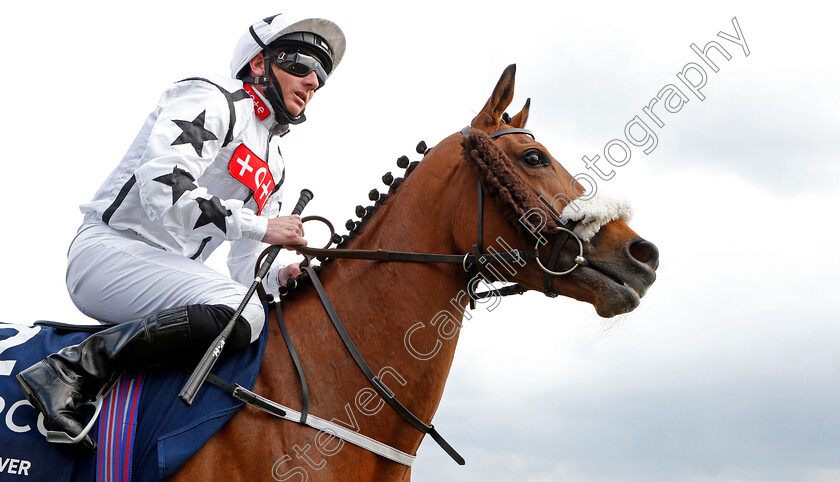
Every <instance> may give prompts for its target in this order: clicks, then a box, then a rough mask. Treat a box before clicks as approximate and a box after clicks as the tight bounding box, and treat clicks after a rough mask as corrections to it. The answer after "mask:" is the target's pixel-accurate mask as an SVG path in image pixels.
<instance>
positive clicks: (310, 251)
mask: <svg viewBox="0 0 840 482" xmlns="http://www.w3.org/2000/svg"><path fill="white" fill-rule="evenodd" d="M469 129H470V127H469V126H467V127H465V128H464V129H463V130H462V131H461V133H462V134H464V135H468V133H469ZM507 134H526V135H529V136H531V137H532V138H534V134H533V133H531V131H529V130H527V129H513V128H511V129H502V130H499V131H496V132H493V133H491V134H489V137H490V138H491V139H495V138H498V137H500V136H503V135H507ZM477 184H478V239H477V242H476V243H475V244H474V245H473V246H472V252H471V253H466V254H464V255H458V254H432V253H413V252H398V251H386V250H381V249H377V250H357V249H329V248H322V249H318V248H309V247H295V248H294V249H295V250H296V251H297V252H299V253H301V254H304V255H305V256H306V257H307V262H306V263H304V264H308V262H309V261H310V260H311V258H312V257H318V258H319V259H325V258H331V259H338V258H344V259H362V260H371V261H382V262H387V261H399V262H411V263H451V264H460V265H462V266H463V268H464V271H466V272H468V273H471V274H472V275H474V276H482V277H483V278H484V279H485V280H487V281H488V282H493V279H492V278H491V277H490V275H489V274H488V272H487V269H486V265H488V264H493V263H500V262H507V263H510V262H517V263H518V262H521V260H527V259H533V260H535V261H536V262H537V264H538V266H539V267H540V269H541V270H542V271H543V272H544V273H545V276H544V282H543V293H545V294H546V295H547V296H549V297H555V296H557V293H555V292H554V291H553V290H552V288H551V280H552V279H553V278H554V277H555V276H563V275H566V274H569V273H571V272H572V271H574V269H575V268H577V267H578V266H579V265H586V264H587V263H586V260H585V259H584V258H583V242H582V241H581V240H580V238H579V237H578V236H577V235H576V234H575V233H574V232H573V230H574V226H575V224H576V223H574V222H573V223H570V225H568V226H567V227H558V228H557V229H556V231H554V232H552V233H547V234H549V235H551V236H552V240H551V242H552V248H551V253H550V255H549V259H548V263H547V267H546V265H543V264H542V262H541V261H540V259H539V249H538V248H539V246H540V244H541V242H540V239H542V238H539V237H538V241H537V245H536V246H535V248H534V249H528V250H523V249H512V250H509V251H504V252H496V253H482V251H483V245H484V232H483V231H484V191H483V187H482V184H481V180H480V179H479V180H478V183H477ZM313 218H314V219H316V220H318V221H321V222H324V223H326V224H327V225H328V227H329V228H330V230H331V231H332V232H333V234H334V229H333V226H332V224H331V223H330V222H329V221H327V220H325V219H324V218H319V217H313ZM304 221H306V219H304ZM555 221H557V222H558V224H560V223H561V221H560V220H559V219H557V218H556V217H555ZM569 238H574V239H575V240H576V241H577V243H578V246H579V254H578V256H576V257H575V264H574V265H573V266H572V267H571V268H569V269H568V270H565V271H556V270H557V267H556V265H557V263H558V260H559V257H560V252H561V251H562V249H563V246H564V245H565V244H566V243H567V242H568V240H569ZM545 242H546V241H543V242H542V244H545ZM264 254H265V253H264ZM259 264H260V262H259V261H258V262H257V266H259ZM303 270H305V272H306V273H307V274H308V275H309V278H310V280H311V281H312V284H313V286H314V287H315V290H316V291H317V292H318V296H319V297H320V299H321V302H322V304H323V306H324V309H325V310H326V312H327V314H328V316H329V318H330V321H331V322H332V323H333V326H334V327H335V329H336V331H337V332H338V334H339V336H340V337H341V340H342V342H343V343H344V345H345V347H346V348H347V350H348V351H349V352H350V355H351V357H352V358H353V360H354V361H355V362H356V364H357V365H358V367H359V369H360V370H361V371H362V373H363V374H364V375H365V377H366V378H367V379H368V381H369V382H370V384H371V385H372V386H373V388H374V389H375V390H376V392H377V393H378V394H379V395H380V396H381V397H382V398H383V399H384V400H385V401H386V402H387V403H388V404H389V405H390V406H391V407H392V408H393V409H394V410H395V411H396V412H397V413H399V414H400V415H401V416H402V417H403V418H404V419H405V420H406V421H408V422H409V423H410V424H411V425H412V426H413V427H415V428H416V429H417V430H419V431H420V432H422V433H424V434H428V435H430V436H431V437H432V438H433V439H434V440H435V442H437V444H438V445H439V446H440V447H441V448H443V450H444V451H446V453H447V454H449V456H450V457H452V458H453V459H454V460H455V461H456V462H457V463H458V464H459V465H464V463H465V461H464V458H463V457H461V455H459V454H458V453H457V452H456V451H455V449H453V448H452V446H451V445H449V443H447V442H446V440H444V439H443V437H441V436H440V434H439V433H438V432H437V430H436V429H435V428H434V425H431V424H430V425H426V424H425V423H424V422H422V421H421V420H420V419H419V418H417V416H415V415H414V414H413V413H412V412H411V411H409V410H408V409H407V408H406V407H405V406H404V405H402V404H401V403H400V402H399V401H398V400H397V399H396V397H395V396H394V393H393V392H391V390H389V389H388V387H387V386H385V384H384V383H383V382H382V381H381V380H379V378H378V377H377V376H376V375H375V374H374V372H373V370H372V369H371V368H370V366H369V365H368V364H367V362H366V361H365V359H364V357H363V356H362V354H361V353H360V352H359V350H358V348H356V345H355V343H354V342H353V340H352V339H351V337H350V335H349V334H348V333H347V330H346V329H345V328H344V325H343V323H342V322H341V320H340V319H339V317H338V314H337V313H336V311H335V309H334V308H333V305H332V302H331V301H330V300H329V297H328V296H327V293H326V291H325V290H324V287H323V286H322V285H321V282H320V280H319V278H318V275H317V274H316V271H315V270H314V269H313V268H312V267H311V266H306V267H303ZM292 281H293V282H294V280H292ZM295 285H296V282H294V283H293V285H292V287H294V286H295ZM527 290H528V288H525V287H524V286H522V285H520V284H513V285H511V286H505V287H502V288H499V289H493V290H491V291H487V292H483V293H474V292H472V291H471V290H470V289H469V286H468V290H467V292H468V293H469V296H470V307H471V308H475V301H476V300H478V299H482V298H487V297H490V296H506V295H513V294H522V293H524V292H525V291H527ZM266 298H267V299H268V301H269V303H273V302H274V300H273V299H272V298H273V297H271V296H270V295H269V296H267V297H266ZM276 309H277V319H278V323H279V324H280V329H281V332H282V334H283V338H284V340H285V342H286V346H287V347H288V349H289V354H290V355H291V358H292V361H293V363H294V365H295V368H296V369H297V372H298V376H299V378H300V381H301V407H302V409H301V411H300V412H299V415H300V416H299V418H297V417H295V418H293V417H289V416H288V415H287V413H286V412H295V414H296V415H297V414H298V412H296V411H294V410H291V409H289V408H288V407H284V406H282V405H280V404H278V403H276V402H272V401H270V400H267V399H265V398H263V397H260V396H259V395H257V394H255V393H253V392H251V391H249V390H247V389H245V388H243V387H241V386H238V385H237V386H233V385H231V384H229V383H226V382H224V381H222V380H219V379H218V378H217V377H209V378H208V381H209V382H211V383H213V384H215V385H217V386H219V387H221V388H223V389H224V390H226V391H228V392H229V393H230V394H231V395H233V396H234V397H236V398H238V399H240V400H242V401H244V402H245V403H248V404H250V405H253V406H255V407H256V408H259V409H260V410H263V411H266V412H268V413H271V414H272V415H275V416H278V417H281V418H284V419H287V420H291V421H294V422H297V423H300V424H305V425H309V426H311V427H313V428H316V429H322V430H332V431H334V432H335V431H336V429H338V428H340V427H338V426H329V423H328V422H327V423H326V425H327V428H324V426H325V421H323V420H321V419H318V418H317V417H314V416H311V417H310V416H309V414H308V406H309V392H308V389H307V384H306V376H305V374H304V372H303V368H302V365H301V363H300V360H299V358H298V355H297V352H296V350H295V348H294V344H293V343H292V340H291V337H290V336H289V333H288V330H287V328H286V325H285V320H284V318H283V313H282V310H281V309H280V304H279V303H277V304H276ZM311 419H315V422H317V423H313V421H312V420H311ZM345 432H346V431H345ZM342 435H343V436H342ZM337 436H338V437H339V438H341V439H343V440H346V441H349V442H351V443H353V444H355V445H358V446H360V447H362V448H365V449H367V450H370V451H372V452H374V453H377V454H379V455H382V456H383V457H386V458H389V459H390V460H393V461H395V462H398V463H401V464H404V465H410V464H411V462H412V461H413V459H414V457H413V456H411V455H408V454H405V453H403V452H401V451H399V450H397V449H395V448H393V447H390V446H387V445H385V444H383V443H381V442H378V441H375V440H373V439H370V438H368V437H365V436H363V435H361V434H355V433H354V432H350V433H349V434H348V433H343V434H342V433H339V434H337Z"/></svg>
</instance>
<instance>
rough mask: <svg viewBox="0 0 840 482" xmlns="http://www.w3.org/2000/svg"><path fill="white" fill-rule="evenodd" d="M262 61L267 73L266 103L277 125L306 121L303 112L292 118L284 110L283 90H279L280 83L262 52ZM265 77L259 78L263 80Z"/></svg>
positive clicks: (266, 56) (266, 55)
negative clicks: (269, 106) (269, 105)
mask: <svg viewBox="0 0 840 482" xmlns="http://www.w3.org/2000/svg"><path fill="white" fill-rule="evenodd" d="M263 59H264V60H263V61H264V63H265V71H266V73H268V79H269V80H267V81H266V82H265V84H266V86H265V97H266V99H268V103H269V104H271V109H272V110H273V111H274V118H275V119H276V120H277V123H278V124H300V123H302V122H304V121H305V120H306V115H304V113H303V111H301V112H300V114H299V115H296V116H293V115H291V114H290V113H289V111H288V110H286V101H285V100H283V90H282V89H281V88H280V82H279V81H278V80H277V77H276V76H275V75H274V70H273V69H272V68H271V64H270V63H269V62H270V60H269V58H268V54H266V53H265V52H263ZM264 78H266V77H265V76H263V77H259V79H264Z"/></svg>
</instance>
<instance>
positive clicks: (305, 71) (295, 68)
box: [272, 51, 327, 89]
mask: <svg viewBox="0 0 840 482" xmlns="http://www.w3.org/2000/svg"><path fill="white" fill-rule="evenodd" d="M272 60H273V61H274V65H276V66H277V67H279V68H280V70H282V71H283V72H286V73H289V74H292V75H294V76H295V77H306V76H307V75H309V73H310V72H312V71H313V70H314V71H315V75H316V76H317V77H318V88H319V89H320V88H321V87H323V86H324V83H325V82H326V81H327V72H326V71H325V70H324V66H323V65H321V62H320V61H319V60H318V59H317V58H315V57H313V56H311V55H307V54H304V53H301V52H298V51H280V52H277V53H276V54H274V55H273V56H272Z"/></svg>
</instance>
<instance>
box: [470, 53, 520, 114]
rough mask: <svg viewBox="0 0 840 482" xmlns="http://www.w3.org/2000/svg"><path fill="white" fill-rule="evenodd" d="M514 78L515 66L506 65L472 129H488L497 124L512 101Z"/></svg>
mask: <svg viewBox="0 0 840 482" xmlns="http://www.w3.org/2000/svg"><path fill="white" fill-rule="evenodd" d="M515 77H516V64H511V65H508V67H507V68H506V69H505V71H504V72H502V77H501V78H500V79H499V82H498V83H497V84H496V88H495V89H493V94H492V95H491V96H490V99H488V100H487V103H486V104H484V108H483V109H481V112H479V113H478V115H477V116H475V119H473V122H472V126H473V127H490V126H495V125H497V124H498V123H499V119H501V117H502V114H503V113H504V111H505V109H507V106H509V105H510V102H511V101H512V100H513V83H514V79H515Z"/></svg>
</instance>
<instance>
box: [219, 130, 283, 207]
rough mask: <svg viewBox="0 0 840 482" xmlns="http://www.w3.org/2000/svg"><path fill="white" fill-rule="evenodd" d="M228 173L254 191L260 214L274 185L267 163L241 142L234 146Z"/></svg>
mask: <svg viewBox="0 0 840 482" xmlns="http://www.w3.org/2000/svg"><path fill="white" fill-rule="evenodd" d="M230 175H231V176H233V177H234V178H236V179H237V180H239V182H241V183H242V184H244V185H246V186H248V187H249V188H250V189H251V190H252V191H254V201H256V202H257V206H259V210H257V214H261V213H262V210H263V207H265V203H266V202H267V201H268V198H269V197H270V196H271V193H272V192H274V185H275V183H274V176H272V175H271V170H269V168H268V163H266V162H265V161H263V160H262V159H260V158H259V157H257V155H256V154H254V152H253V151H251V149H248V146H246V145H245V144H242V145H240V146H239V147H237V148H236V150H235V151H234V152H233V157H231V159H230Z"/></svg>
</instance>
